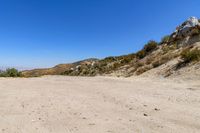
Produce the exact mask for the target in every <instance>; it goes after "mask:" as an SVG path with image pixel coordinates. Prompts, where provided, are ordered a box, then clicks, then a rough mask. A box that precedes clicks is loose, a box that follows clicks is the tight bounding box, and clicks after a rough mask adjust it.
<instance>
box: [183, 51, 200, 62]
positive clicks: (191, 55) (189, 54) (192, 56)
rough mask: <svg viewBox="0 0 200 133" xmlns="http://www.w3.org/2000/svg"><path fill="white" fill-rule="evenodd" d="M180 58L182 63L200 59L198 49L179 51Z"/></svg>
mask: <svg viewBox="0 0 200 133" xmlns="http://www.w3.org/2000/svg"><path fill="white" fill-rule="evenodd" d="M181 59H183V62H184V63H190V62H193V61H199V60H200V50H198V49H194V50H190V49H186V50H184V51H183V52H182V53H181Z"/></svg>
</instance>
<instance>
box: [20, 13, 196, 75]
mask: <svg viewBox="0 0 200 133" xmlns="http://www.w3.org/2000/svg"><path fill="white" fill-rule="evenodd" d="M199 49H200V22H199V20H198V19H197V18H195V17H190V18H189V19H188V20H186V21H185V22H184V23H182V24H181V25H180V26H178V27H177V28H176V30H175V31H174V32H173V33H172V34H171V35H169V36H165V37H163V38H162V39H161V42H159V43H158V42H156V41H153V40H151V41H149V42H148V43H147V44H145V45H144V48H143V49H142V50H140V51H138V52H136V53H131V54H128V55H122V56H115V57H114V56H113V57H107V58H105V59H101V60H98V59H88V60H84V61H79V62H75V63H71V64H61V65H57V66H55V67H53V68H48V69H36V70H30V71H23V72H22V74H23V75H25V76H42V75H61V74H62V75H69V76H96V75H111V76H123V77H129V76H133V75H141V76H163V77H169V76H171V77H172V76H176V75H181V74H182V75H184V74H186V75H188V74H187V73H189V72H188V71H190V72H193V73H196V74H197V75H198V71H196V70H197V69H200V67H199V64H200V63H199V60H200V50H199ZM199 75H200V72H199Z"/></svg>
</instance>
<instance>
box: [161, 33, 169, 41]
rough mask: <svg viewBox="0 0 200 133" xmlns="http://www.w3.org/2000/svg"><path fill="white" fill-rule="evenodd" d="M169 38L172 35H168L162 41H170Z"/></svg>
mask: <svg viewBox="0 0 200 133" xmlns="http://www.w3.org/2000/svg"><path fill="white" fill-rule="evenodd" d="M169 39H170V36H169V35H166V36H164V37H163V38H162V39H161V43H167V42H168V41H169Z"/></svg>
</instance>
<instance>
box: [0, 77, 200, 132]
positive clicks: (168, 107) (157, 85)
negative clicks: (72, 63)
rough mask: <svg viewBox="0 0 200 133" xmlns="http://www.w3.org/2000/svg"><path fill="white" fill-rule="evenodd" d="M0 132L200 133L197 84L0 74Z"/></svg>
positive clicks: (195, 82)
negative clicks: (3, 76) (1, 75)
mask: <svg viewBox="0 0 200 133" xmlns="http://www.w3.org/2000/svg"><path fill="white" fill-rule="evenodd" d="M0 132H2V133H199V132H200V82H197V81H181V80H166V79H159V80H158V79H145V78H113V77H93V78H88V77H87V78H86V77H62V76H45V77H41V78H27V79H25V78H24V79H23V78H8V79H5V78H0Z"/></svg>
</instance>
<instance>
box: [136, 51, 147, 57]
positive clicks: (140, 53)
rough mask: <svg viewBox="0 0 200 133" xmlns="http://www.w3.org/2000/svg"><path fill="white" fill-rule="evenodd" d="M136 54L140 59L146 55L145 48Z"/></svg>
mask: <svg viewBox="0 0 200 133" xmlns="http://www.w3.org/2000/svg"><path fill="white" fill-rule="evenodd" d="M136 56H137V57H138V58H139V59H142V58H144V57H145V56H146V53H145V51H144V50H140V51H139V52H137V53H136Z"/></svg>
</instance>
